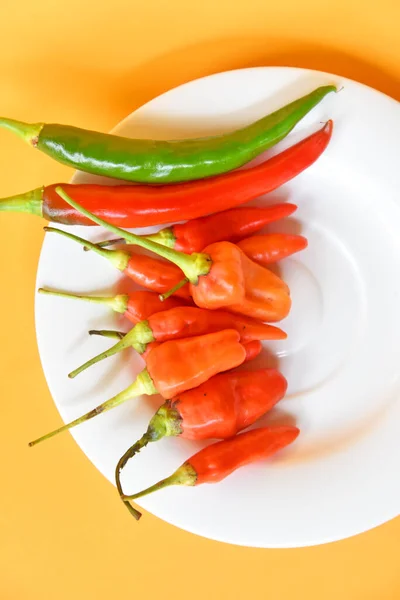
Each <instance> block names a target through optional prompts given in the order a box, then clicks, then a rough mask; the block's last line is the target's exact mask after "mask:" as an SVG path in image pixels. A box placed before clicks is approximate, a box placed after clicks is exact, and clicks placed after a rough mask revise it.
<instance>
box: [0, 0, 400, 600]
mask: <svg viewBox="0 0 400 600" xmlns="http://www.w3.org/2000/svg"><path fill="white" fill-rule="evenodd" d="M6 4H7V8H5V7H3V11H2V18H1V24H0V44H1V52H0V90H1V92H0V114H4V115H5V116H13V117H15V118H17V119H18V118H19V119H22V120H27V121H41V120H45V121H50V122H61V123H63V122H65V123H71V124H75V125H78V126H83V127H88V128H93V129H99V130H104V131H107V130H109V129H110V128H111V127H112V126H113V125H114V124H115V123H117V122H118V121H119V120H120V119H122V118H123V117H124V116H125V115H127V114H128V113H130V112H131V111H132V110H134V109H135V108H137V107H138V106H140V105H141V104H142V103H144V102H145V101H147V100H150V99H151V98H153V97H154V96H156V95H157V94H159V93H161V92H163V91H165V90H167V89H169V88H171V87H173V86H176V85H178V84H180V83H183V82H186V81H189V80H191V79H195V78H197V77H200V76H202V75H206V74H209V73H213V72H217V71H222V70H225V69H232V68H238V67H248V66H257V65H294V66H303V67H310V68H314V69H321V70H326V71H331V72H334V73H338V74H341V75H344V76H347V77H351V78H354V79H358V80H360V81H362V82H364V83H367V84H369V85H371V86H374V87H376V88H378V89H379V90H382V91H383V92H386V93H388V94H390V95H392V96H394V97H395V98H397V99H398V100H400V85H399V79H400V60H399V58H400V37H399V33H398V24H399V21H400V4H399V2H398V0H380V2H375V3H374V2H371V3H370V6H371V8H369V9H368V12H367V9H365V1H364V0H337V1H336V2H332V3H331V7H329V3H326V2H323V1H322V0H319V1H318V2H317V1H316V0H303V1H301V2H298V1H297V0H287V1H286V2H271V1H269V2H268V1H266V0H246V1H240V0H239V1H237V2H232V1H231V0H202V1H201V2H198V3H193V2H184V1H183V0H146V2H139V1H138V0H112V1H111V2H105V1H103V2H98V1H97V2H93V0H89V1H87V0H86V1H82V0H79V1H78V0H69V2H68V3H66V2H64V3H63V2H57V0H53V1H51V0H37V1H35V2H32V0H16V1H15V2H13V3H11V2H7V3H6ZM367 126H368V124H366V127H367ZM371 151H373V149H372V148H371ZM0 161H1V179H0V196H7V195H11V194H15V193H17V192H20V191H21V192H22V191H25V190H28V189H31V188H34V187H37V186H39V185H41V184H42V183H50V182H53V181H57V180H59V181H65V180H68V179H69V178H70V176H71V171H70V170H68V169H67V168H66V167H62V166H60V165H57V164H55V163H53V162H52V161H51V160H50V159H49V158H47V157H45V156H43V155H40V154H39V153H36V152H34V151H33V150H31V149H29V148H28V147H25V146H24V145H23V144H22V142H21V141H19V140H17V139H15V138H13V137H12V136H11V135H10V134H8V133H6V132H0ZM0 223H1V242H2V252H1V254H0V273H1V277H2V286H1V294H0V303H1V312H0V315H1V316H0V322H1V325H0V331H1V342H2V347H3V351H2V353H1V361H0V371H1V377H0V392H1V393H0V397H1V400H0V410H1V419H0V430H1V433H0V444H1V479H2V493H1V496H0V530H1V531H0V598H1V599H2V600H15V599H17V600H20V599H21V600H22V599H23V600H27V599H28V598H29V600H37V599H40V600H50V599H51V600H63V599H68V600H69V599H70V598H71V597H72V598H77V599H85V600H91V599H98V600H102V599H106V598H107V599H108V598H122V597H126V598H135V599H137V598H150V599H151V600H153V598H154V599H155V598H158V597H161V596H162V595H163V596H164V597H166V598H172V597H175V598H177V599H178V600H180V599H183V598H190V599H191V600H192V599H200V598H206V599H207V600H217V599H218V600H224V599H225V598H232V599H236V598H238V599H239V598H250V597H255V598H271V600H286V599H289V598H300V599H302V598H304V599H305V598H307V600H313V599H316V600H317V599H318V600H331V599H332V600H333V599H335V600H337V598H340V599H341V600H347V599H348V600H350V599H351V600H372V599H379V600H389V599H395V598H397V599H398V598H399V597H400V569H399V561H398V557H399V550H398V541H399V539H400V519H397V520H395V521H392V522H390V523H387V524H385V525H383V526H382V527H379V528H378V529H376V530H373V531H370V532H368V533H366V534H363V535H361V536H358V537H356V538H353V539H349V540H346V541H343V542H338V543H335V544H330V545H327V546H321V547H315V548H308V549H307V548H306V549H298V550H257V549H247V548H239V547H234V546H229V545H225V544H220V543H216V542H212V541H209V540H206V539H202V538H199V537H196V536H194V535H191V534H188V533H186V532H184V531H180V530H177V529H175V528H174V527H172V526H170V525H168V524H166V523H163V522H161V521H159V520H158V519H156V518H154V517H152V516H151V515H149V514H145V516H144V518H143V519H142V521H141V522H140V524H136V523H135V522H134V521H133V520H131V518H130V516H129V515H128V513H127V511H125V510H123V509H121V506H120V504H119V502H118V501H117V499H116V494H115V489H114V488H113V487H112V486H111V485H110V484H109V483H108V482H107V481H106V480H105V479H104V478H103V477H102V476H101V475H100V474H99V473H98V472H97V471H96V470H95V469H94V468H93V466H92V465H91V464H90V463H89V461H88V460H87V459H86V457H85V456H84V455H83V453H82V452H81V451H80V449H79V448H78V446H77V445H76V444H75V442H74V441H73V439H72V437H71V436H70V435H63V436H60V437H59V438H58V439H54V440H53V441H52V442H51V444H50V443H49V444H48V445H47V444H44V445H43V446H40V447H37V448H36V449H34V450H29V449H28V447H27V441H28V440H29V439H31V438H32V437H33V436H34V435H36V434H37V433H40V432H42V431H46V430H48V429H51V428H53V427H54V426H55V425H57V423H59V415H58V413H57V411H56V409H55V407H54V404H53V402H52V399H51V397H50V395H49V392H48V389H47V386H46V382H45V380H44V377H43V373H42V370H41V366H40V362H39V357H38V351H37V346H36V340H35V329H34V313H33V302H34V293H35V276H36V268H37V262H38V257H39V251H40V247H41V243H42V238H43V231H42V226H43V224H44V223H43V222H41V221H40V220H39V219H36V218H34V217H29V216H24V215H15V216H13V215H11V214H2V215H0ZM293 502H296V498H293ZM242 518H243V527H246V518H245V515H243V517H242Z"/></svg>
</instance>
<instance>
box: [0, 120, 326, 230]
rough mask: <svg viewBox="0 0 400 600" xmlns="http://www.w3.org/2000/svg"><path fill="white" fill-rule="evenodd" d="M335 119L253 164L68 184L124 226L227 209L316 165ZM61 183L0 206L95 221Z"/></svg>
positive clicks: (86, 203) (75, 221)
mask: <svg viewBox="0 0 400 600" xmlns="http://www.w3.org/2000/svg"><path fill="white" fill-rule="evenodd" d="M331 135H332V121H329V122H328V123H327V124H326V125H324V127H323V128H322V129H321V130H320V131H317V132H316V133H314V134H312V135H310V136H309V137H307V138H305V139H304V140H302V141H301V142H299V143H297V144H295V145H294V146H292V147H290V148H288V149H287V150H284V151H283V152H281V153H280V154H278V155H276V156H273V157H272V158H270V159H269V160H267V161H265V162H264V163H261V164H259V165H257V166H256V167H251V168H249V169H244V170H239V171H231V172H230V173H227V174H225V175H219V176H217V177H212V178H209V179H203V180H199V181H193V182H189V183H181V184H172V185H165V186H148V185H135V186H131V185H129V186H126V185H121V186H106V185H96V184H77V185H74V184H62V187H63V189H64V190H65V191H66V192H67V194H68V195H69V196H70V197H71V198H72V199H73V200H75V201H76V202H77V203H78V204H81V205H82V206H83V207H84V208H85V209H87V210H88V211H90V212H92V213H94V214H95V216H98V217H101V218H103V219H105V220H107V221H109V222H110V223H112V224H113V225H118V226H120V227H126V228H128V229H129V228H132V227H148V226H151V225H163V224H165V223H173V222H175V221H184V220H187V219H195V218H197V217H202V216H204V215H207V214H209V213H215V212H221V211H223V210H227V209H229V208H233V207H235V206H239V205H240V204H244V203H245V202H248V201H249V200H254V199H255V198H258V197H259V196H261V195H263V194H266V193H268V192H271V191H273V190H275V189H277V188H278V187H280V186H281V185H283V184H284V183H286V182H287V181H290V180H291V179H292V178H293V177H295V176H296V175H298V174H299V173H301V172H302V171H304V170H305V169H306V168H307V167H309V166H310V165H312V164H313V163H314V162H315V161H316V160H317V158H318V157H319V156H320V155H321V154H322V153H323V151H324V150H325V148H326V147H327V145H328V143H329V140H330V138H331ZM57 187H59V186H58V185H57V184H55V185H50V186H47V187H44V188H38V189H37V190H33V191H31V192H28V193H26V194H21V195H18V196H13V197H11V198H5V199H4V200H1V201H0V211H2V210H3V211H17V212H28V213H31V214H35V215H38V216H41V217H44V218H45V219H47V220H49V221H53V222H57V223H65V224H67V225H93V221H92V220H91V219H90V218H87V217H86V216H85V215H83V214H81V213H80V212H79V211H78V210H76V209H75V208H74V207H71V206H70V205H68V203H67V202H65V201H64V200H63V199H62V198H60V196H59V195H58V193H57V191H56V190H57Z"/></svg>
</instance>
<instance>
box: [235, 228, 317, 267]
mask: <svg viewBox="0 0 400 600" xmlns="http://www.w3.org/2000/svg"><path fill="white" fill-rule="evenodd" d="M237 245H238V247H239V248H240V249H241V250H243V252H244V253H245V255H246V256H247V257H248V258H250V259H251V260H252V261H254V262H256V263H258V264H260V265H268V264H270V263H273V262H277V261H278V260H282V259H283V258H286V257H287V256H291V255H292V254H294V253H295V252H300V250H304V248H307V245H308V242H307V239H306V238H305V237H303V236H302V235H290V234H288V233H268V234H266V235H254V236H252V237H249V238H246V239H244V240H241V241H240V242H238V243H237Z"/></svg>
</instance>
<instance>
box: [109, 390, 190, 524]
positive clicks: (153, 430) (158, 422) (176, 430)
mask: <svg viewBox="0 0 400 600" xmlns="http://www.w3.org/2000/svg"><path fill="white" fill-rule="evenodd" d="M181 421H182V417H181V416H180V414H179V412H178V411H177V410H176V409H175V408H172V407H171V405H170V404H169V403H168V402H166V403H165V404H163V405H162V406H160V408H159V409H158V411H157V412H156V414H155V415H154V416H153V418H152V419H151V421H150V423H149V426H148V428H147V431H146V433H145V434H144V435H143V436H142V437H141V439H140V440H139V441H138V442H136V443H135V444H133V445H132V446H131V447H130V448H128V450H127V451H126V452H125V454H124V455H123V456H121V458H120V459H119V461H118V464H117V466H116V469H115V481H116V484H117V489H118V492H119V495H120V496H122V495H123V491H122V486H121V471H122V469H123V468H124V467H125V465H126V463H127V462H128V460H129V459H130V458H132V457H133V456H135V454H137V453H138V452H140V450H141V449H142V448H144V447H145V446H147V444H148V443H149V442H157V441H158V440H161V439H162V438H163V437H169V436H176V435H180V434H181V433H182V429H181ZM124 504H125V506H126V507H127V509H128V510H129V511H130V512H131V513H132V514H133V516H134V517H135V518H136V519H137V518H140V516H141V515H140V513H138V511H137V510H136V509H134V508H133V507H132V506H131V505H130V503H129V502H128V501H124ZM138 515H139V516H138Z"/></svg>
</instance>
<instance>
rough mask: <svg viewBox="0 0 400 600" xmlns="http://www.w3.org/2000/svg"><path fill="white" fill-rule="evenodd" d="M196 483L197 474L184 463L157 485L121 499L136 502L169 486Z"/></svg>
mask: <svg viewBox="0 0 400 600" xmlns="http://www.w3.org/2000/svg"><path fill="white" fill-rule="evenodd" d="M196 481H197V473H196V471H195V470H194V468H193V467H192V465H191V464H190V463H188V462H186V463H184V464H183V465H182V466H181V467H179V469H177V470H176V471H175V473H173V474H172V475H170V476H169V477H167V478H166V479H162V480H161V481H159V482H158V483H155V484H154V485H151V486H150V487H148V488H146V489H145V490H142V491H141V492H138V493H137V494H132V495H131V496H126V495H125V494H123V495H122V496H121V499H122V500H123V501H124V502H127V501H129V500H136V499H137V498H141V497H142V496H147V494H152V493H153V492H157V491H158V490H162V489H163V488H166V487H169V486H170V485H188V486H191V485H196Z"/></svg>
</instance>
